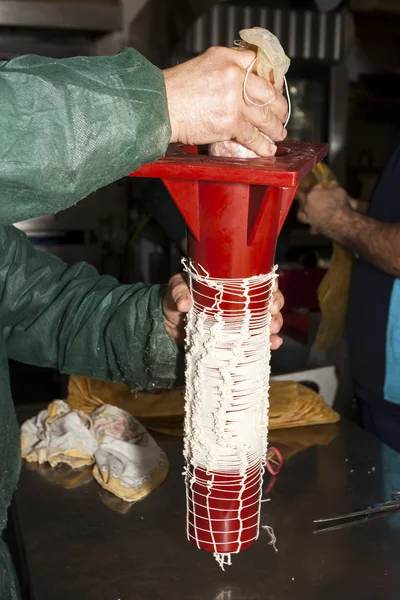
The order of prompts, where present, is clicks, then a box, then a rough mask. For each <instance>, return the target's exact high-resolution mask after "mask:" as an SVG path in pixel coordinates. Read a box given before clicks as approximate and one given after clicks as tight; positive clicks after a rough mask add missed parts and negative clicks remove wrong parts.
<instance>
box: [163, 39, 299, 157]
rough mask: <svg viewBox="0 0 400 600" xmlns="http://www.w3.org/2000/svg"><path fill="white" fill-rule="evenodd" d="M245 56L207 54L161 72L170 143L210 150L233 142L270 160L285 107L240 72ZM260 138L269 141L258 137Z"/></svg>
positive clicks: (259, 81)
mask: <svg viewBox="0 0 400 600" xmlns="http://www.w3.org/2000/svg"><path fill="white" fill-rule="evenodd" d="M254 58H255V53H254V52H252V51H251V50H242V49H229V48H210V49H209V50H207V52H205V53H204V54H202V55H201V56H198V57H197V58H194V59H193V60H190V61H188V62H185V63H183V64H181V65H178V66H176V67H173V68H171V69H167V70H166V71H164V76H165V85H166V90H167V99H168V108H169V114H170V120H171V127H172V136H171V142H181V143H183V144H211V143H213V142H225V141H228V140H232V139H233V140H235V141H237V142H239V143H240V144H242V145H243V146H245V147H246V148H249V149H250V150H253V151H254V152H255V153H256V154H258V155H259V156H273V155H274V154H275V151H276V146H275V144H273V143H271V141H270V140H272V141H273V142H277V141H281V140H283V139H285V137H286V129H285V128H284V127H283V123H284V122H285V121H286V118H287V102H286V100H285V99H284V97H283V95H282V94H281V92H280V91H278V90H277V89H276V88H275V87H274V86H273V85H272V83H270V82H269V81H266V80H265V79H264V78H262V77H259V76H258V75H256V74H254V73H250V75H249V77H248V80H247V84H246V89H247V92H248V95H249V97H250V98H252V100H254V102H255V103H258V104H264V103H265V102H269V101H271V100H272V101H271V103H270V104H269V105H268V106H264V107H263V108H261V107H259V106H253V105H251V104H248V103H247V102H246V101H245V99H244V96H243V83H244V79H245V76H246V70H247V69H248V67H249V66H250V65H251V63H252V61H253V60H254ZM263 133H264V134H266V135H267V136H268V138H269V139H267V138H266V137H265V136H264V135H262V134H263Z"/></svg>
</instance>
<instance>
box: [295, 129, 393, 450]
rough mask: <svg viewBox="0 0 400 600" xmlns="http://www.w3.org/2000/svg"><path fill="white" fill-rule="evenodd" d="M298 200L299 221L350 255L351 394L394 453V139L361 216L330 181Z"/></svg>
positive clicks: (369, 425) (368, 423)
mask: <svg viewBox="0 0 400 600" xmlns="http://www.w3.org/2000/svg"><path fill="white" fill-rule="evenodd" d="M299 200H300V212H299V218H300V220H302V221H303V222H306V223H309V224H310V225H311V227H312V228H313V229H314V230H315V231H317V232H319V233H321V234H323V235H325V236H327V237H328V238H330V239H332V240H333V241H335V242H337V243H339V244H342V245H343V246H345V247H346V248H348V249H349V250H350V251H351V252H352V253H353V254H354V257H355V263H354V267H353V272H352V281H351V286H350V295H349V306H348V327H347V334H348V344H349V353H350V369H351V374H352V379H353V385H354V394H355V398H356V399H357V400H358V401H359V403H360V405H361V408H362V415H363V422H364V427H365V429H367V430H368V431H370V432H371V433H373V434H375V435H376V436H377V437H378V438H379V439H380V440H381V441H382V442H384V443H386V444H387V445H388V446H390V447H391V448H393V449H394V450H396V451H397V452H400V139H399V140H398V141H397V144H396V146H395V148H394V150H393V152H392V154H391V156H390V158H389V160H388V162H387V164H386V167H385V168H384V170H383V172H382V174H381V176H380V179H379V181H378V183H377V185H376V187H375V190H374V192H373V194H372V196H371V200H370V203H369V207H368V211H367V213H366V214H360V213H359V212H357V211H356V210H353V209H352V207H351V202H350V197H349V195H348V194H347V192H346V190H344V189H343V188H342V187H340V186H339V185H338V184H336V183H332V184H331V187H330V188H329V189H326V188H323V187H322V186H320V185H318V186H315V187H314V188H313V189H312V190H311V192H310V193H309V194H308V195H301V196H300V198H299Z"/></svg>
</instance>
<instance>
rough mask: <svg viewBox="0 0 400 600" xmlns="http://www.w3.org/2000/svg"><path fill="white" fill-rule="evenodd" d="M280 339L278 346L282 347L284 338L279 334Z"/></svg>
mask: <svg viewBox="0 0 400 600" xmlns="http://www.w3.org/2000/svg"><path fill="white" fill-rule="evenodd" d="M278 341H279V346H278V348H280V347H281V346H282V344H283V339H282V338H281V337H280V336H279V337H278Z"/></svg>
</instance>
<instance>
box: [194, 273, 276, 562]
mask: <svg viewBox="0 0 400 600" xmlns="http://www.w3.org/2000/svg"><path fill="white" fill-rule="evenodd" d="M184 266H185V269H186V271H187V273H188V274H189V280H190V289H191V294H192V299H193V308H192V309H191V311H190V313H189V315H188V320H187V326H186V360H187V366H186V402H185V406H186V408H185V446H184V455H185V459H186V469H185V476H186V484H187V507H188V530H187V531H188V537H189V539H190V540H191V541H193V542H195V543H196V544H197V546H198V547H202V548H206V549H208V550H211V551H213V552H214V556H215V558H216V559H217V561H218V563H219V564H220V566H221V567H222V568H223V567H224V565H229V564H231V554H232V553H237V552H239V551H240V550H241V548H242V547H243V546H246V545H248V544H249V543H251V542H252V541H254V540H255V539H257V537H258V534H259V514H260V501H261V494H262V478H263V474H264V465H265V459H266V455H267V431H268V406H269V403H268V387H269V373H270V310H269V309H270V302H271V297H272V285H273V281H274V279H275V277H276V274H275V270H274V271H272V272H271V273H269V274H267V275H259V276H256V277H251V278H248V279H213V278H211V277H209V276H208V274H207V273H205V272H204V271H203V270H202V269H201V267H199V266H198V265H194V264H192V263H191V262H184Z"/></svg>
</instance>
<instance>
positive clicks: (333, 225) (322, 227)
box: [297, 181, 352, 238]
mask: <svg viewBox="0 0 400 600" xmlns="http://www.w3.org/2000/svg"><path fill="white" fill-rule="evenodd" d="M297 199H298V200H299V204H300V207H299V211H298V213H297V217H298V219H299V221H301V222H302V223H307V224H309V225H311V228H312V230H313V232H316V233H320V234H322V235H325V236H327V237H329V238H335V237H336V234H337V232H338V231H340V228H341V223H342V221H343V219H344V218H345V217H346V216H347V215H348V214H349V212H351V211H352V208H351V205H350V198H349V196H348V194H347V192H346V190H344V189H343V188H342V187H340V185H339V184H338V183H336V182H335V181H331V182H329V184H323V185H322V184H318V185H316V186H314V187H313V188H312V190H311V191H310V192H309V193H308V194H305V193H303V192H298V193H297Z"/></svg>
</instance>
